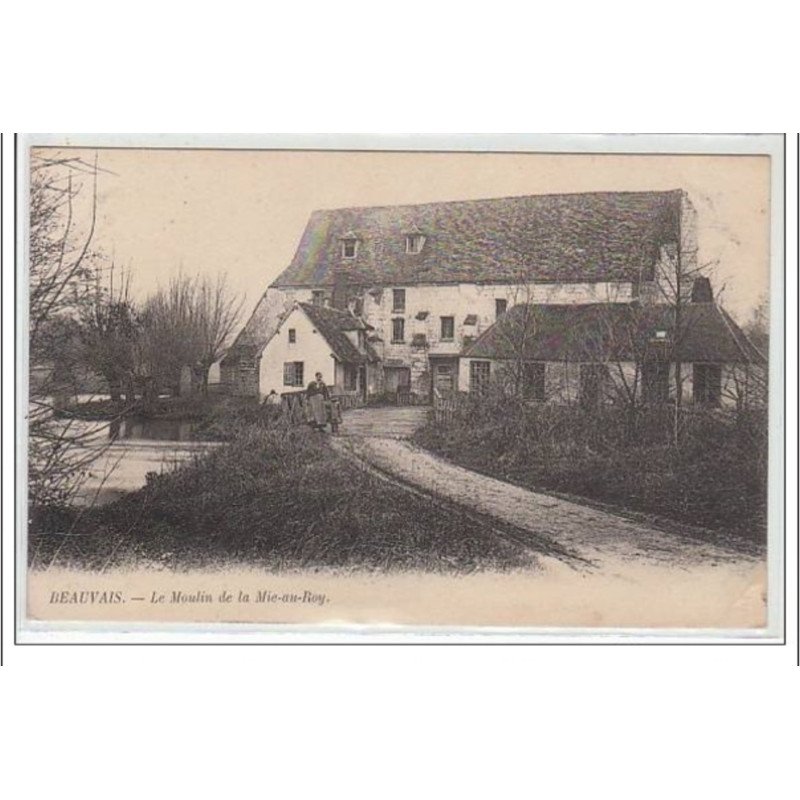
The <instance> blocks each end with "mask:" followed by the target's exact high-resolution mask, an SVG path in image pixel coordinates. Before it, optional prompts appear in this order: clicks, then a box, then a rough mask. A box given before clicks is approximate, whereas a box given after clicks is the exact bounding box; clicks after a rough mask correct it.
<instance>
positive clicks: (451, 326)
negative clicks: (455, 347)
mask: <svg viewBox="0 0 800 800" xmlns="http://www.w3.org/2000/svg"><path fill="white" fill-rule="evenodd" d="M441 319H442V341H445V342H452V341H453V339H454V337H455V335H456V321H455V318H454V317H442V318H441Z"/></svg>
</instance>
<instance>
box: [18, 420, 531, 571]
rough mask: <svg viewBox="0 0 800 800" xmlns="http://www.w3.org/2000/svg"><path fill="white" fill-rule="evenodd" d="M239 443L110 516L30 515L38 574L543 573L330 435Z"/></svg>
mask: <svg viewBox="0 0 800 800" xmlns="http://www.w3.org/2000/svg"><path fill="white" fill-rule="evenodd" d="M232 436H233V438H232V441H230V442H228V443H226V444H223V445H221V446H220V447H218V448H217V449H215V450H214V451H213V452H211V453H209V454H207V455H205V456H203V457H201V458H199V459H198V460H196V461H195V462H193V463H188V464H185V465H183V466H182V467H180V468H179V469H177V470H176V471H175V472H172V473H169V474H165V475H155V474H151V475H150V476H148V478H149V479H148V482H147V485H146V486H145V487H144V488H142V489H141V490H140V491H137V492H134V493H132V494H130V495H128V496H126V497H124V498H122V499H121V500H119V501H117V502H115V503H113V504H110V505H108V506H103V507H99V508H93V509H89V510H87V511H84V512H83V513H81V512H80V511H78V510H75V509H52V508H51V509H34V511H33V514H32V519H31V526H30V537H29V554H30V557H29V562H30V565H31V567H32V568H34V569H42V568H47V567H49V566H62V567H63V566H71V567H77V568H81V569H88V570H102V569H112V568H119V567H129V566H132V565H161V566H163V567H165V568H168V569H173V570H185V569H191V568H204V567H221V566H224V565H242V564H247V565H250V566H258V567H263V568H264V569H266V570H270V571H273V570H289V569H297V568H302V569H306V570H309V569H310V570H327V569H337V570H341V569H359V570H380V571H407V570H414V571H419V570H423V571H433V572H448V573H470V572H474V571H477V570H498V571H507V570H513V569H522V568H528V569H529V568H531V567H533V566H535V564H536V557H535V555H533V554H532V553H531V551H530V550H526V549H525V548H522V547H520V546H519V545H514V544H510V543H508V542H507V541H504V540H503V539H502V537H496V536H493V535H492V534H491V531H490V530H489V528H488V527H487V526H486V525H484V524H483V523H482V522H481V521H480V520H478V519H476V518H475V517H474V516H471V515H469V514H468V513H467V512H459V511H454V510H453V509H447V510H444V509H441V508H440V507H438V506H437V504H436V502H435V501H434V500H433V499H427V498H425V497H421V496H419V495H416V494H413V493H410V492H408V491H405V490H404V489H403V488H402V487H398V486H393V485H391V484H387V483H386V482H384V481H382V480H381V479H380V478H379V477H376V476H375V475H374V474H372V473H370V472H369V471H367V470H365V469H363V468H361V467H360V466H358V465H357V464H356V463H354V462H352V461H350V460H348V459H347V458H346V457H345V456H342V455H340V454H338V453H337V452H335V451H334V450H333V449H332V448H331V447H330V446H329V442H328V439H327V437H326V436H324V435H322V434H319V433H315V432H312V431H310V430H308V429H306V428H305V427H299V428H297V427H296V428H289V427H285V426H283V425H281V424H279V423H277V422H276V423H274V424H260V425H259V424H253V423H247V424H243V425H240V426H239V427H238V429H237V430H236V431H235V432H234V433H233V434H232ZM65 533H66V534H70V535H66V536H65V535H64V534H65Z"/></svg>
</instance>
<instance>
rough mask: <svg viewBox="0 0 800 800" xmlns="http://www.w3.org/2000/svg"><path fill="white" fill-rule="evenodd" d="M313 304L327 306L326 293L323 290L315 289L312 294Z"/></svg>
mask: <svg viewBox="0 0 800 800" xmlns="http://www.w3.org/2000/svg"><path fill="white" fill-rule="evenodd" d="M311 302H312V303H313V304H314V305H315V306H324V305H325V292H324V291H323V290H322V289H314V291H313V292H311Z"/></svg>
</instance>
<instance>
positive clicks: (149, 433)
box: [108, 417, 194, 442]
mask: <svg viewBox="0 0 800 800" xmlns="http://www.w3.org/2000/svg"><path fill="white" fill-rule="evenodd" d="M193 430H194V423H192V422H187V421H186V420H180V419H139V418H137V417H128V418H126V419H122V420H119V419H117V420H113V421H112V422H111V424H110V425H109V428H108V437H109V439H112V440H114V439H155V440H158V441H172V442H188V441H191V438H192V431H193Z"/></svg>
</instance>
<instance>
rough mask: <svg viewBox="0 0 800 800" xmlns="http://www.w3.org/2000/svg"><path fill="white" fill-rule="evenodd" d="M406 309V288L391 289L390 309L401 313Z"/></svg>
mask: <svg viewBox="0 0 800 800" xmlns="http://www.w3.org/2000/svg"><path fill="white" fill-rule="evenodd" d="M405 310H406V290H405V289H392V311H394V312H395V314H397V313H402V312H404V311H405Z"/></svg>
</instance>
